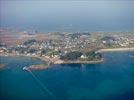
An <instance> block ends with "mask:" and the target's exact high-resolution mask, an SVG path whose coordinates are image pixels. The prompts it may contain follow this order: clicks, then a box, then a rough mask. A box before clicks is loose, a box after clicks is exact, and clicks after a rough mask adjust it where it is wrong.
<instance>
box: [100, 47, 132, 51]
mask: <svg viewBox="0 0 134 100" xmlns="http://www.w3.org/2000/svg"><path fill="white" fill-rule="evenodd" d="M112 51H134V48H112V49H100V50H98V52H112Z"/></svg>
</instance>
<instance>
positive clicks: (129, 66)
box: [0, 51, 134, 100]
mask: <svg viewBox="0 0 134 100" xmlns="http://www.w3.org/2000/svg"><path fill="white" fill-rule="evenodd" d="M103 57H104V62H102V63H99V64H64V65H52V67H51V68H48V69H45V70H34V71H26V70H23V67H25V66H29V65H31V64H41V63H44V62H42V61H40V60H39V59H32V58H29V57H2V56H1V57H0V64H5V68H3V69H1V70H0V100H134V52H130V51H125V52H124V51H120V52H105V53H103Z"/></svg>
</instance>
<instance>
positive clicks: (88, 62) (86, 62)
mask: <svg viewBox="0 0 134 100" xmlns="http://www.w3.org/2000/svg"><path fill="white" fill-rule="evenodd" d="M103 61H104V59H100V60H94V61H64V62H62V63H60V64H97V63H101V62H103Z"/></svg>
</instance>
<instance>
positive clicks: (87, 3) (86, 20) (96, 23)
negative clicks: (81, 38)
mask: <svg viewBox="0 0 134 100" xmlns="http://www.w3.org/2000/svg"><path fill="white" fill-rule="evenodd" d="M133 5H134V1H133V0H84V1H82V0H0V26H1V27H5V26H6V27H21V28H24V29H28V28H31V27H33V28H36V29H38V30H44V31H45V30H47V31H51V30H74V31H79V30H82V31H106V30H109V31H133V30H134V10H133V9H134V6H133Z"/></svg>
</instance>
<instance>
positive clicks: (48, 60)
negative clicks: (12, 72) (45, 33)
mask: <svg viewBox="0 0 134 100" xmlns="http://www.w3.org/2000/svg"><path fill="white" fill-rule="evenodd" d="M117 51H134V48H108V49H100V50H98V52H100V53H102V52H117ZM0 56H7V57H8V56H13V57H17V56H18V57H21V56H24V57H31V58H35V59H40V60H42V61H44V62H45V63H46V65H45V64H40V65H30V66H28V67H27V68H28V69H29V70H43V69H47V68H50V65H51V64H52V65H55V64H97V63H101V62H103V61H104V59H103V58H102V59H100V60H95V61H79V60H77V61H63V60H61V59H60V58H59V59H57V61H54V58H49V57H47V56H44V57H40V56H32V55H23V54H19V55H17V54H11V53H6V54H5V53H4V54H2V53H1V54H0ZM2 67H4V66H2Z"/></svg>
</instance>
